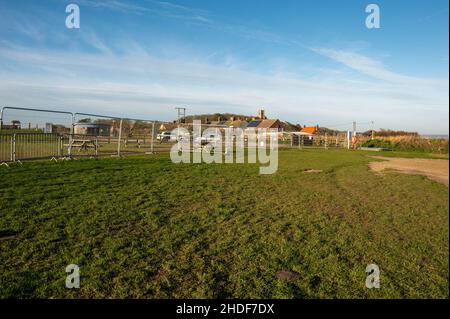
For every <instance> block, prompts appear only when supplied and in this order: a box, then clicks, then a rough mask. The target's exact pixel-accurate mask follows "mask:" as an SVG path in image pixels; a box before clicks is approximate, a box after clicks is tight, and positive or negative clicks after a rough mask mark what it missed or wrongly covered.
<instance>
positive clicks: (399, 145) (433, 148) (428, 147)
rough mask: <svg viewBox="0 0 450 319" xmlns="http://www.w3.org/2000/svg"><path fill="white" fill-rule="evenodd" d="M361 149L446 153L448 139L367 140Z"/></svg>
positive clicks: (382, 138)
mask: <svg viewBox="0 0 450 319" xmlns="http://www.w3.org/2000/svg"><path fill="white" fill-rule="evenodd" d="M361 146H363V147H380V148H388V149H391V150H393V151H403V152H426V153H448V139H444V138H440V139H427V138H421V137H418V136H410V135H409V136H390V137H381V138H377V139H374V140H368V141H365V142H363V143H362V144H361Z"/></svg>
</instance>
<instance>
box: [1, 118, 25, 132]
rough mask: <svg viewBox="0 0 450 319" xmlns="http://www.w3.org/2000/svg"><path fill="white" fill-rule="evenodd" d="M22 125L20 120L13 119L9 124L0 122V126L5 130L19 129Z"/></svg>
mask: <svg viewBox="0 0 450 319" xmlns="http://www.w3.org/2000/svg"><path fill="white" fill-rule="evenodd" d="M21 127H22V125H21V123H20V121H17V120H13V121H11V125H7V124H3V122H2V123H1V128H2V129H6V130H20V129H21Z"/></svg>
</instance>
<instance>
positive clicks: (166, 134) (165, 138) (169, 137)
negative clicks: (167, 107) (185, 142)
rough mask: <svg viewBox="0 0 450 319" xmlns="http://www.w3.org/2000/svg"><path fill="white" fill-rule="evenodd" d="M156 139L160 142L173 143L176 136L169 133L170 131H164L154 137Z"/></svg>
mask: <svg viewBox="0 0 450 319" xmlns="http://www.w3.org/2000/svg"><path fill="white" fill-rule="evenodd" d="M156 139H157V140H158V141H160V142H163V141H171V140H173V141H175V140H176V136H175V135H174V134H172V132H170V131H164V132H161V133H159V134H158V135H157V136H156Z"/></svg>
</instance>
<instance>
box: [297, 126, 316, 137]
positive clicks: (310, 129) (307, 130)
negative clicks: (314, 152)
mask: <svg viewBox="0 0 450 319" xmlns="http://www.w3.org/2000/svg"><path fill="white" fill-rule="evenodd" d="M318 129H319V126H304V127H303V128H302V130H301V131H300V132H302V133H306V134H309V135H314V134H316V133H317V130H318Z"/></svg>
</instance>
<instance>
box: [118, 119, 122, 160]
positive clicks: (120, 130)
mask: <svg viewBox="0 0 450 319" xmlns="http://www.w3.org/2000/svg"><path fill="white" fill-rule="evenodd" d="M122 121H123V120H122V119H120V124H119V140H118V141H117V156H120V141H121V139H122Z"/></svg>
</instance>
